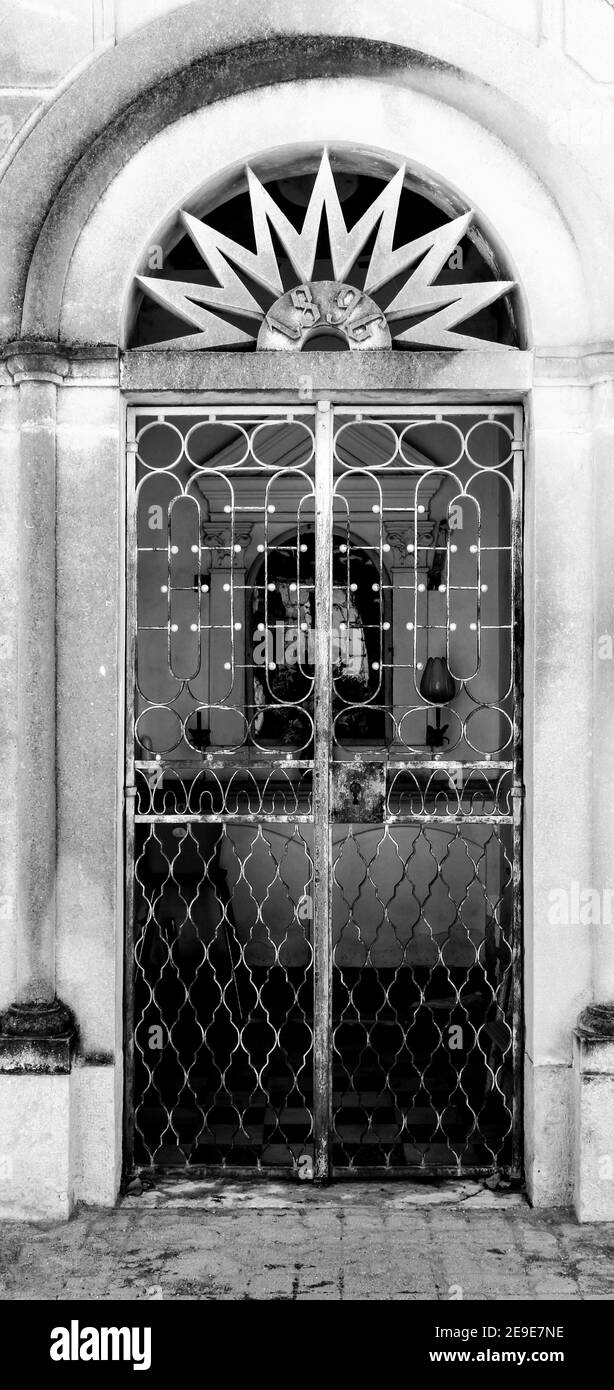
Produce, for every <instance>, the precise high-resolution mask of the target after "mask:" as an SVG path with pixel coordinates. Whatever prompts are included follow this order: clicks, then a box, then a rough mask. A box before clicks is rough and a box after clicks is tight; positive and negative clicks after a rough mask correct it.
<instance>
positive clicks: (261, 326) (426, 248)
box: [136, 151, 515, 351]
mask: <svg viewBox="0 0 614 1390" xmlns="http://www.w3.org/2000/svg"><path fill="white" fill-rule="evenodd" d="M405 173H406V171H405V167H404V166H402V167H401V168H400V169H398V170H397V172H396V174H394V175H393V177H392V178H391V179H390V181H389V182H388V183H387V184H386V185H385V187H384V188H383V189H382V191H381V193H379V194H378V196H377V197H376V198H375V199H374V201H373V202H372V203H371V205H370V207H368V208H367V210H366V212H364V213H363V215H362V217H360V218H359V220H358V221H357V222H356V223H355V224H354V226H353V227H351V228H350V229H348V228H347V226H346V223H345V218H344V215H343V211H342V208H341V203H340V200H339V195H338V192H337V188H336V185H335V180H334V177H333V172H332V169H331V166H330V161H329V158H328V155H327V153H326V151H325V152H324V153H323V155H322V158H321V161H320V165H319V168H318V172H317V175H316V179H315V182H314V185H313V189H312V192H311V196H310V198H309V202H308V204H307V208H306V211H305V217H304V221H303V225H302V227H301V230H300V231H297V229H296V227H294V226H293V224H292V223H291V222H290V221H289V220H288V218H287V217H286V215H285V213H284V212H283V211H282V210H281V208H280V207H279V206H278V204H277V203H276V202H275V201H274V199H273V198H272V197H271V194H270V193H269V192H268V190H267V188H265V186H264V185H263V184H262V183H261V182H260V180H259V179H258V178H257V177H256V175H255V174H254V173H253V171H252V170H251V169H249V168H248V169H247V170H246V174H247V185H248V192H249V198H250V204H251V216H252V224H253V235H254V243H255V246H256V250H255V251H250V250H249V249H248V248H247V247H245V246H243V245H241V243H240V242H237V241H234V240H233V239H232V238H231V237H229V236H226V235H225V234H224V233H222V232H219V231H217V230H216V229H215V228H214V227H211V226H208V225H207V223H206V222H201V221H200V219H199V218H197V217H194V216H192V215H191V214H190V213H188V212H183V211H182V212H181V213H180V218H181V221H182V223H183V226H184V227H185V230H186V232H187V233H188V234H189V236H190V238H191V240H192V241H193V243H194V245H195V247H196V248H197V250H198V252H199V254H200V255H201V256H202V259H203V261H204V263H205V265H206V266H207V267H208V270H209V271H210V272H211V273H212V275H213V276H214V277H215V279H216V281H217V284H215V285H201V284H197V283H188V282H186V281H183V280H171V279H164V278H163V277H154V276H146V275H137V277H136V281H137V284H138V286H139V287H140V289H141V290H142V291H144V293H145V294H146V295H147V296H148V297H149V298H150V299H153V300H154V301H156V302H157V303H158V304H160V305H161V306H162V308H164V309H166V310H167V311H169V312H170V313H172V314H174V315H175V316H176V317H177V318H179V319H181V320H183V321H184V322H185V323H186V324H189V326H190V328H191V329H192V332H190V333H189V334H187V335H186V336H184V337H177V338H172V339H167V340H166V341H164V342H158V343H155V344H151V346H152V347H153V346H155V347H159V348H171V347H172V348H180V349H181V348H183V349H185V348H188V349H202V348H209V349H211V348H217V349H218V350H219V349H224V348H229V347H237V346H238V347H244V348H250V347H253V346H254V344H255V345H256V347H257V348H258V349H268V350H271V349H273V350H278V349H282V350H286V351H287V350H290V351H300V350H301V349H302V348H303V347H305V346H307V347H308V346H309V340H310V339H311V338H312V337H313V336H314V335H315V334H318V333H322V332H327V333H333V334H335V335H337V336H338V337H339V338H341V339H343V340H345V343H346V344H347V346H349V347H350V348H351V349H357V348H390V347H392V346H393V343H394V344H405V345H408V346H410V347H418V348H425V347H428V348H434V349H438V348H456V349H458V348H483V347H484V339H482V338H476V337H468V336H465V335H463V334H460V333H456V332H454V331H453V330H454V329H455V327H456V325H457V324H459V323H462V322H463V321H464V320H465V319H467V318H470V317H472V316H473V315H474V314H477V313H478V312H479V310H481V309H484V308H486V307H487V306H488V305H490V304H492V303H493V302H494V301H495V300H497V299H500V298H501V296H502V295H505V294H507V293H508V292H509V291H510V290H511V289H513V288H514V283H515V282H514V281H513V280H491V281H483V282H482V283H467V284H446V285H438V284H435V283H434V281H435V280H436V279H437V276H438V275H439V274H440V272H441V270H442V268H443V266H444V265H445V264H446V262H447V261H448V260H449V258H450V257H451V256H452V254H453V252H454V251H455V249H456V248H457V247H458V245H459V243H460V241H461V240H462V238H463V237H464V236H465V234H466V232H467V230H468V228H469V226H470V223H471V220H472V217H473V213H472V212H466V213H464V214H463V215H462V216H460V217H455V218H454V219H453V220H452V221H450V222H445V223H444V224H443V225H442V226H440V227H436V228H435V229H434V230H433V231H430V232H426V233H425V234H424V235H422V236H419V237H417V238H416V239H415V240H414V241H409V242H407V243H406V244H405V245H404V246H398V247H395V245H394V237H395V229H396V224H397V214H398V210H399V200H400V197H401V192H402V190H403V186H404V181H405ZM324 212H325V213H326V221H327V226H328V236H329V243H330V261H331V262H332V271H333V279H332V280H314V278H313V274H314V266H315V261H316V249H317V242H318V235H319V232H320V226H321V222H322V216H323V213H324ZM271 229H272V230H273V231H274V232H275V234H276V237H277V239H278V242H279V243H280V244H281V246H282V247H283V250H284V252H285V254H286V256H287V258H288V261H289V262H290V265H291V267H292V272H293V274H294V276H295V277H296V284H295V285H294V286H293V287H292V288H289V289H288V288H284V284H283V282H282V278H281V273H280V267H279V263H278V257H277V254H276V251H275V247H274V244H273V238H272V235H271ZM372 236H374V241H373V248H372V251H371V255H370V257H369V262H368V266H367V269H366V273H365V272H364V269H363V270H362V271H361V273H360V276H359V277H357V278H359V279H361V280H362V278H363V275H364V284H362V285H361V286H360V287H359V286H358V285H354V284H352V272H353V270H354V267H355V266H356V263H357V260H358V257H359V256H360V254H361V252H363V250H364V247H365V246H366V244H367V242H368V241H369V239H370V238H371V237H372ZM235 267H236V269H235ZM237 272H241V273H240V274H238V273H237ZM243 276H245V277H246V279H247V280H248V281H251V282H252V283H253V284H254V286H259V287H260V288H261V290H263V291H264V292H265V293H266V295H267V296H268V297H271V296H272V297H273V301H274V302H273V303H272V304H271V305H270V307H269V308H268V309H265V308H263V306H262V304H260V303H259V302H258V300H257V299H256V298H255V296H254V294H252V292H251V291H250V289H249V288H248V285H247V284H246V283H245V279H244V278H243ZM403 276H405V279H404V282H403V283H402V284H401V288H398V281H399V279H400V277H403ZM393 280H394V281H396V282H397V283H396V285H395V288H394V290H393V291H392V294H391V298H390V300H389V302H388V303H385V307H382V303H377V302H376V301H375V299H374V298H373V296H374V295H375V294H378V295H379V297H380V300H384V301H385V298H386V296H385V289H386V286H387V285H389V284H390V282H391V281H393ZM226 316H228V317H226ZM233 317H239V318H240V319H242V320H243V322H245V321H247V323H248V325H250V324H253V328H252V329H251V331H250V328H249V327H248V328H239V327H237V326H236V325H235V324H234V323H233V322H232V319H233ZM416 319H417V320H419V321H418V322H413V323H412V322H410V323H409V326H408V320H410V321H411V320H416ZM489 346H491V347H502V346H504V345H502V344H498V343H490V344H489Z"/></svg>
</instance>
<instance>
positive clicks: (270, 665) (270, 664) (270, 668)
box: [269, 661, 277, 671]
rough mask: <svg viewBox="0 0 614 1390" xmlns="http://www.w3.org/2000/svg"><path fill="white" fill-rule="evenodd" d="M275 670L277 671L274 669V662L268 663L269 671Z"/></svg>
mask: <svg viewBox="0 0 614 1390" xmlns="http://www.w3.org/2000/svg"><path fill="white" fill-rule="evenodd" d="M276 670H277V667H276V665H275V662H274V661H269V671H276Z"/></svg>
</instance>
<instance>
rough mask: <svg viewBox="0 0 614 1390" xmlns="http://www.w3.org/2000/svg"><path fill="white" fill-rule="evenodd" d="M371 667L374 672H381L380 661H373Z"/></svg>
mask: <svg viewBox="0 0 614 1390" xmlns="http://www.w3.org/2000/svg"><path fill="white" fill-rule="evenodd" d="M371 665H372V667H373V670H374V671H379V661H372V662H371Z"/></svg>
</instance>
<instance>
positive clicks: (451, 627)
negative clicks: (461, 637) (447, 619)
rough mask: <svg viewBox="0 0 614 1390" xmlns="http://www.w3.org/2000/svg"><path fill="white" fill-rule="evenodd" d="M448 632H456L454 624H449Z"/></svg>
mask: <svg viewBox="0 0 614 1390" xmlns="http://www.w3.org/2000/svg"><path fill="white" fill-rule="evenodd" d="M450 632H456V623H450Z"/></svg>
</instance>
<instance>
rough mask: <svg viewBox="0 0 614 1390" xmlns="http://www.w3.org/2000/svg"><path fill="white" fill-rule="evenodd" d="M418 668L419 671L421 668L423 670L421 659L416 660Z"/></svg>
mask: <svg viewBox="0 0 614 1390" xmlns="http://www.w3.org/2000/svg"><path fill="white" fill-rule="evenodd" d="M416 670H417V671H421V670H422V662H421V661H417V662H416Z"/></svg>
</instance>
